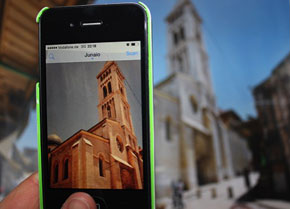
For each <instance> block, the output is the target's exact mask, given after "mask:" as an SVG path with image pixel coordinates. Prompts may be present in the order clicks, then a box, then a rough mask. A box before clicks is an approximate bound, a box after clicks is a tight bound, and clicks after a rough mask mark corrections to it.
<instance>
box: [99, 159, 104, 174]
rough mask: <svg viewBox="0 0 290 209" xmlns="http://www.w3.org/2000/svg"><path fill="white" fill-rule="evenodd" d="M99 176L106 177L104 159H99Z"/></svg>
mask: <svg viewBox="0 0 290 209" xmlns="http://www.w3.org/2000/svg"><path fill="white" fill-rule="evenodd" d="M99 175H100V176H102V177H104V165H103V158H101V157H100V158H99Z"/></svg>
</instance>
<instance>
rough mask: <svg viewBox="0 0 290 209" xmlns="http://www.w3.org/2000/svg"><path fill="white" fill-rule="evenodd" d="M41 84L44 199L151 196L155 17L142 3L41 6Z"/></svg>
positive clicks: (100, 202)
mask: <svg viewBox="0 0 290 209" xmlns="http://www.w3.org/2000/svg"><path fill="white" fill-rule="evenodd" d="M37 21H38V22H39V40H40V43H39V46H40V49H39V52H40V57H39V59H40V82H39V84H38V85H37V87H38V88H37V89H38V90H37V112H38V116H39V118H38V130H39V175H40V205H41V208H44V209H51V208H61V206H62V204H63V203H64V201H65V200H66V198H68V197H69V196H70V195H71V194H72V193H75V192H86V193H88V194H90V195H91V196H92V197H93V198H94V199H95V201H96V204H97V208H98V209H115V208H126V209H131V208H132V209H133V208H134V209H136V208H138V209H150V208H154V207H155V203H154V201H155V200H154V166H153V163H154V156H153V154H154V151H153V149H154V147H153V145H154V143H153V135H154V132H153V102H152V59H151V19H150V12H149V10H148V8H147V7H146V6H145V5H144V4H142V3H140V4H135V3H127V4H112V5H90V6H75V7H59V8H50V9H48V8H45V9H43V10H42V11H41V12H40V14H39V15H38V17H37Z"/></svg>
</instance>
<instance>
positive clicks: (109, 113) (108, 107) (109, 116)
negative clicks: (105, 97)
mask: <svg viewBox="0 0 290 209" xmlns="http://www.w3.org/2000/svg"><path fill="white" fill-rule="evenodd" d="M107 112H108V118H111V117H112V113H111V108H110V105H108V106H107Z"/></svg>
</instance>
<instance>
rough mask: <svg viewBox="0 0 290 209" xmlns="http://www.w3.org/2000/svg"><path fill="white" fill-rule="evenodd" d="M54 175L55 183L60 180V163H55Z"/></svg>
mask: <svg viewBox="0 0 290 209" xmlns="http://www.w3.org/2000/svg"><path fill="white" fill-rule="evenodd" d="M53 175H54V177H53V183H57V182H58V163H56V164H55V165H54V174H53Z"/></svg>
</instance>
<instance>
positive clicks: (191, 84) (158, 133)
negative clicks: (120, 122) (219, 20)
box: [154, 0, 249, 201]
mask: <svg viewBox="0 0 290 209" xmlns="http://www.w3.org/2000/svg"><path fill="white" fill-rule="evenodd" d="M166 21H167V26H168V30H167V36H168V56H167V60H168V69H169V73H170V74H169V76H168V77H167V78H166V79H165V80H164V81H162V82H160V83H159V84H157V85H156V86H155V89H154V108H155V148H156V151H155V156H156V192H157V199H158V201H159V200H162V199H163V198H168V197H170V196H171V192H172V191H171V185H172V182H174V181H177V180H179V179H180V180H182V181H183V182H184V184H185V187H186V189H188V190H191V189H196V188H198V187H200V186H202V185H206V184H210V183H216V182H219V181H221V180H222V179H225V178H232V177H233V176H234V175H235V172H234V170H235V169H236V168H235V166H240V165H241V164H237V165H234V164H235V162H234V161H235V160H236V159H235V157H234V156H235V152H236V148H238V146H239V144H241V143H244V144H245V141H244V139H242V138H240V137H239V135H238V134H235V133H233V131H232V130H229V129H228V128H227V127H226V126H225V125H224V124H223V122H222V120H221V119H220V118H219V113H218V109H217V107H216V103H215V95H214V91H213V87H212V81H211V74H210V69H209V66H208V56H207V52H206V49H205V46H204V41H203V35H202V29H201V24H202V20H201V18H200V16H199V15H198V13H197V11H196V9H195V7H194V5H193V4H192V2H191V1H190V0H179V1H178V2H177V4H176V5H175V7H174V8H173V10H172V11H171V13H170V14H169V15H168V17H167V18H166ZM233 135H234V136H235V137H234V138H232V136H233ZM235 144H237V146H235ZM231 148H233V149H234V150H232V149H231ZM241 154H242V155H245V156H249V150H248V149H247V148H246V149H245V150H244V149H243V151H242V153H241ZM238 159H240V158H238ZM243 159H245V161H246V162H244V163H245V164H249V159H248V158H243ZM241 169H243V168H241Z"/></svg>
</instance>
